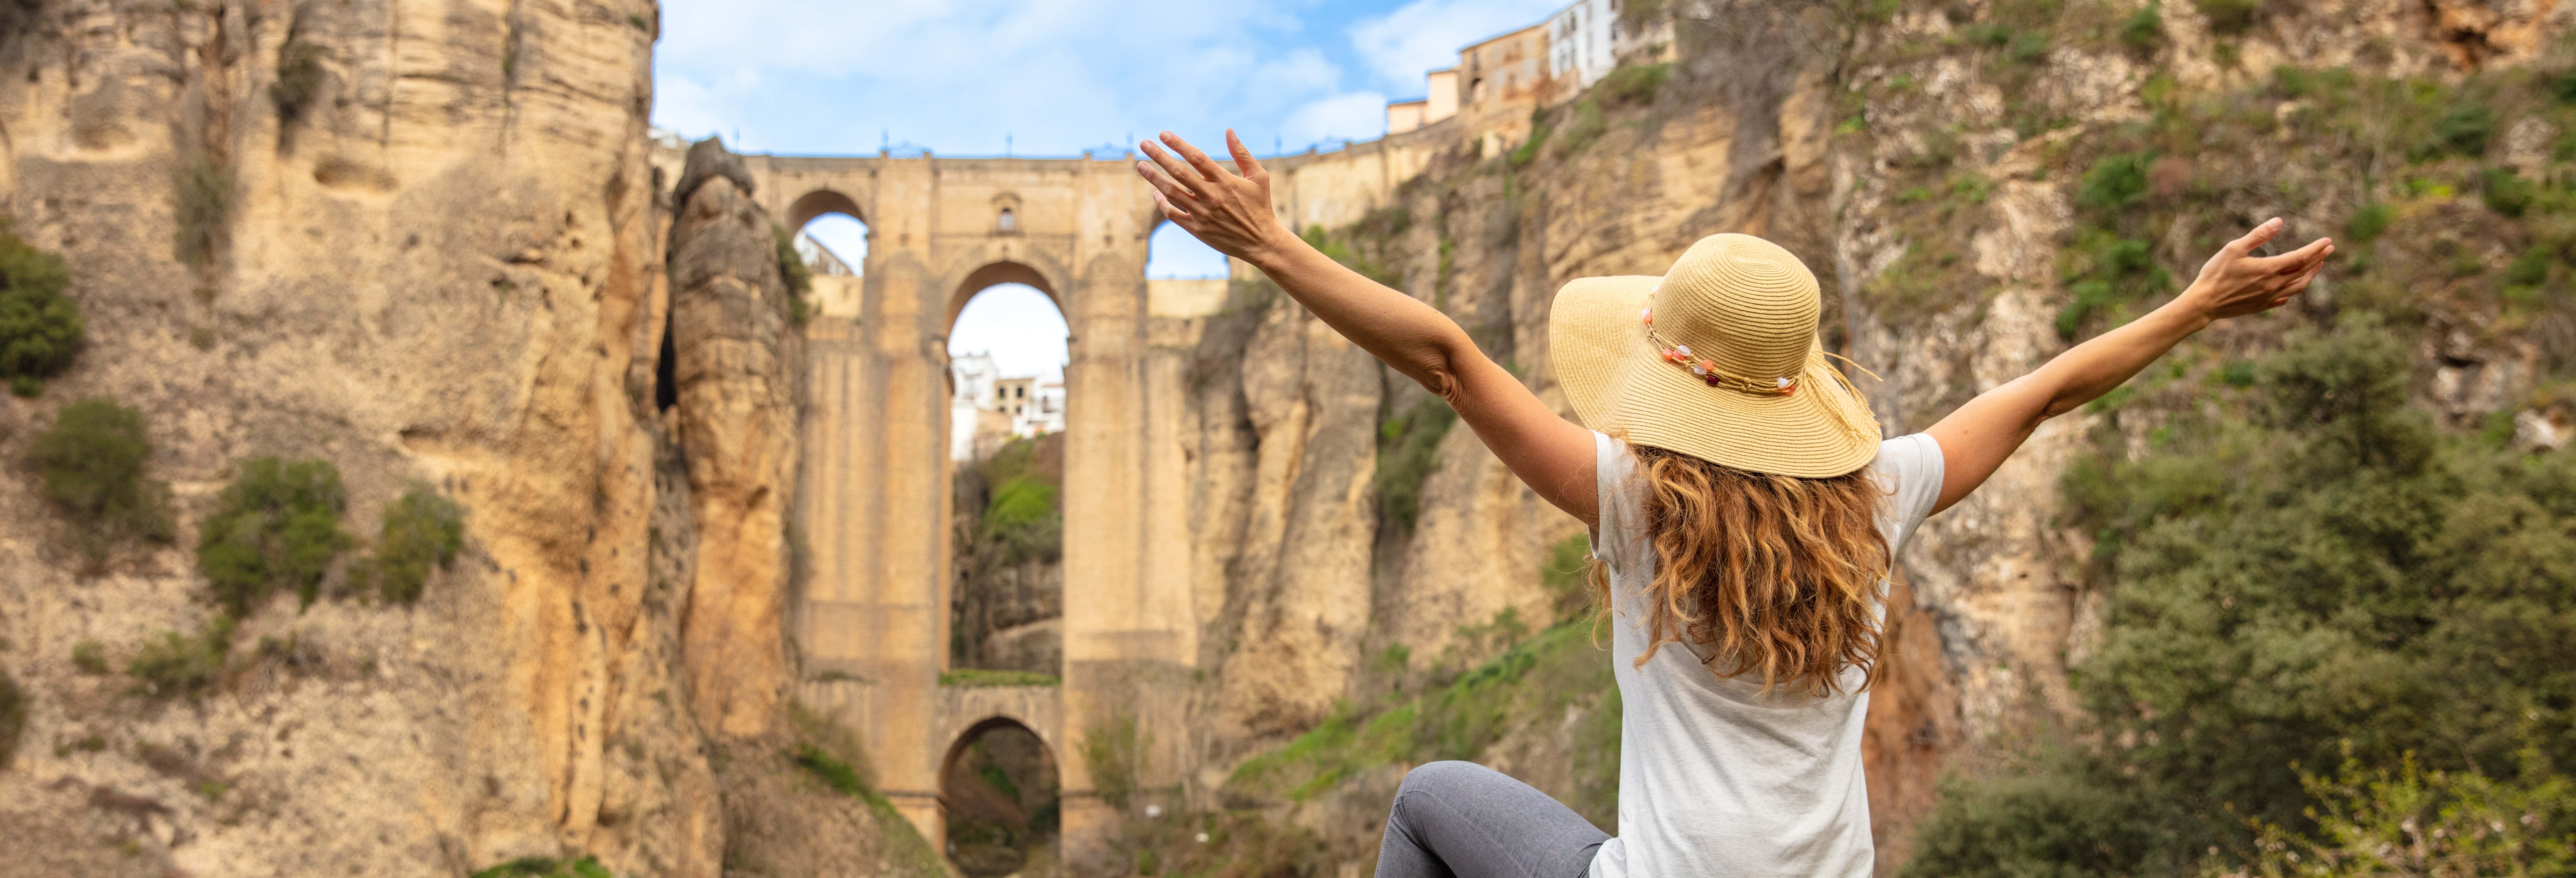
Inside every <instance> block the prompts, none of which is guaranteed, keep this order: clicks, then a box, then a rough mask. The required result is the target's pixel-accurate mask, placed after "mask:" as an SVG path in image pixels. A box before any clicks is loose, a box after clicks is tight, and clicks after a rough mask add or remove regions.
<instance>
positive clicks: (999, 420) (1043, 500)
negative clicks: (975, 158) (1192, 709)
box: [948, 262, 1071, 685]
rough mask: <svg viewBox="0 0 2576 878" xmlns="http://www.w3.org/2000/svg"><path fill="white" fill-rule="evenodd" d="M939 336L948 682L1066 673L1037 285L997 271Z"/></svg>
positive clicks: (1050, 420)
mask: <svg viewBox="0 0 2576 878" xmlns="http://www.w3.org/2000/svg"><path fill="white" fill-rule="evenodd" d="M958 293H959V296H958V297H957V300H956V303H955V305H954V306H953V308H954V311H953V313H952V315H951V318H950V329H949V334H948V355H949V368H948V378H949V389H950V395H949V408H948V419H949V433H948V435H949V464H950V466H951V468H952V474H951V477H950V479H949V484H950V489H951V490H952V491H953V492H954V495H953V499H952V502H951V504H950V507H949V508H950V513H949V533H950V536H949V545H950V547H951V551H950V555H949V567H950V580H949V582H950V585H949V643H948V647H949V650H948V652H949V654H948V666H949V668H950V672H951V677H950V679H952V680H956V681H961V682H965V683H968V684H992V683H1003V684H1013V685H1025V684H1031V683H1045V682H1052V681H1055V680H1060V679H1062V676H1063V673H1064V670H1063V665H1064V628H1063V620H1064V499H1063V489H1064V472H1065V452H1066V433H1065V425H1066V419H1067V416H1068V413H1069V405H1070V403H1071V400H1070V399H1069V398H1068V394H1067V393H1066V392H1065V380H1064V378H1065V376H1064V370H1065V366H1066V364H1067V360H1068V353H1069V337H1070V332H1069V330H1068V327H1067V324H1066V322H1065V319H1064V314H1063V312H1062V311H1061V310H1059V309H1058V307H1057V306H1056V304H1055V302H1056V299H1055V298H1054V297H1053V296H1052V295H1051V294H1050V293H1049V291H1048V288H1047V286H1046V278H1045V277H1044V276H1043V275H1041V274H1039V273H1038V272H1037V271H1035V270H1034V269H1030V268H1028V267H1027V266H1023V265H1019V264H1016V263H1007V262H1004V263H995V264H993V265H991V266H987V267H986V268H985V269H984V270H980V271H977V272H975V273H973V274H971V275H970V276H969V277H968V278H967V280H966V282H965V283H963V284H961V285H960V286H959V288H958Z"/></svg>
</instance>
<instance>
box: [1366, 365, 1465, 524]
mask: <svg viewBox="0 0 2576 878" xmlns="http://www.w3.org/2000/svg"><path fill="white" fill-rule="evenodd" d="M1457 423H1458V413H1457V412H1456V411H1455V410H1452V409H1450V408H1449V404H1448V403H1447V402H1445V401H1443V400H1441V399H1440V398H1439V397H1436V396H1426V397H1423V398H1422V399H1421V400H1420V401H1417V402H1415V403H1414V404H1413V407H1412V408H1411V409H1408V410H1406V411H1405V412H1404V413H1403V414H1401V415H1397V416H1394V417H1391V418H1388V419H1387V420H1385V421H1384V422H1381V423H1379V424H1378V434H1377V506H1378V520H1379V521H1382V522H1386V523H1388V524H1392V525H1394V526H1395V527H1396V529H1397V530H1400V531H1403V532H1405V533H1412V532H1413V526H1414V524H1415V522H1417V521H1419V520H1420V519H1421V517H1422V483H1423V482H1424V481H1426V480H1428V479H1430V478H1431V471H1432V469H1433V468H1434V467H1436V466H1438V465H1439V462H1440V460H1439V455H1440V440H1442V439H1444V438H1446V437H1447V436H1448V435H1449V428H1450V427H1452V426H1454V425H1456V424H1457Z"/></svg>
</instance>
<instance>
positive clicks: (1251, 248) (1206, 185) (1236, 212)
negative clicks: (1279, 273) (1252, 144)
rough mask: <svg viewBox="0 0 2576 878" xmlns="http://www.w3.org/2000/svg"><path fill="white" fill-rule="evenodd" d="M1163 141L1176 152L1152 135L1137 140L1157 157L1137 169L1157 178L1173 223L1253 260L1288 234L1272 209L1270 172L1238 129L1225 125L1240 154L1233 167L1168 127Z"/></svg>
mask: <svg viewBox="0 0 2576 878" xmlns="http://www.w3.org/2000/svg"><path fill="white" fill-rule="evenodd" d="M1162 141H1163V144H1164V145H1166V146H1169V147H1170V148H1171V151H1170V152H1166V151H1164V149H1163V147H1161V146H1157V145H1155V143H1154V142H1153V141H1150V140H1149V141H1145V142H1144V143H1140V144H1137V145H1138V146H1140V147H1143V148H1144V150H1145V155H1146V156H1148V157H1150V158H1151V159H1152V161H1138V162H1137V163H1136V173H1137V174H1138V175H1140V176H1143V177H1144V178H1145V182H1148V183H1152V184H1154V203H1155V204H1156V205H1159V206H1160V207H1162V209H1163V216H1164V218H1166V219H1169V220H1171V221H1172V224H1173V225H1177V226H1180V227H1181V228H1182V229H1183V230H1185V231H1188V232H1189V233H1190V234H1192V235H1195V236H1197V237H1198V239H1199V240H1200V241H1204V242H1206V243H1207V245H1208V246H1210V247H1214V248H1216V251H1217V252H1219V253H1223V254H1225V255H1227V256H1232V257H1234V258H1237V259H1243V260H1247V261H1249V260H1250V259H1251V258H1252V256H1253V254H1254V253H1255V252H1257V251H1260V250H1263V249H1266V248H1270V247H1275V246H1277V245H1278V243H1279V241H1280V240H1281V238H1282V236H1286V235H1288V230H1287V228H1286V227H1284V226H1282V225H1280V224H1279V218H1278V217H1277V216H1275V215H1273V214H1272V213H1271V212H1270V172H1269V171H1265V170H1262V169H1261V163H1260V162H1259V161H1255V160H1254V159H1253V158H1252V150H1249V149H1245V148H1244V146H1243V139H1242V138H1240V137H1236V136H1235V135H1234V129H1232V128H1228V129H1226V131H1225V146H1226V149H1227V150H1228V151H1229V152H1232V153H1233V154H1234V171H1233V172H1232V173H1229V172H1227V171H1226V170H1225V169H1224V168H1223V167H1220V166H1218V165H1217V163H1216V160H1214V159H1210V158H1208V155H1207V153H1204V152H1200V151H1199V148H1198V147H1195V146H1191V145H1190V142H1189V141H1186V140H1182V139H1181V137H1180V135H1177V134H1173V133H1172V132H1169V131H1165V132H1163V136H1162ZM1172 153H1179V154H1180V155H1179V157H1177V158H1176V157H1174V156H1173V155H1172ZM1185 160H1186V161H1185Z"/></svg>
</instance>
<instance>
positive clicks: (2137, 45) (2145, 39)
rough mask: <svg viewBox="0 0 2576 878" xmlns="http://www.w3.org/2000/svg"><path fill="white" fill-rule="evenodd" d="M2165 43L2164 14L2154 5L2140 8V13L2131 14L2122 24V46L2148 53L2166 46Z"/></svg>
mask: <svg viewBox="0 0 2576 878" xmlns="http://www.w3.org/2000/svg"><path fill="white" fill-rule="evenodd" d="M2164 42H2165V16H2164V12H2163V10H2161V9H2158V8H2157V7H2156V5H2155V4H2153V3H2150V4H2147V5H2145V6H2141V7H2138V11H2136V12H2133V13H2130V14H2129V17H2128V19H2127V20H2125V21H2122V22H2121V23H2120V45H2123V46H2127V47H2129V48H2131V49H2135V50H2138V51H2141V52H2146V51H2153V50H2154V49H2155V48H2156V47H2158V46H2161V45H2164Z"/></svg>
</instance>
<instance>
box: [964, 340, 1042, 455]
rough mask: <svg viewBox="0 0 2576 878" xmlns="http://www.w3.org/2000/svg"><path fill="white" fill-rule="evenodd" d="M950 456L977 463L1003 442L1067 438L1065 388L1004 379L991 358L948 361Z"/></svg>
mask: <svg viewBox="0 0 2576 878" xmlns="http://www.w3.org/2000/svg"><path fill="white" fill-rule="evenodd" d="M948 376H949V387H950V389H951V392H950V394H949V397H948V456H949V459H951V460H972V459H975V458H977V457H981V456H984V455H988V454H991V453H992V452H993V449H994V448H997V447H999V446H1000V445H1001V444H1002V440H1005V439H1009V438H1013V437H1018V438H1029V437H1035V436H1043V435H1046V434H1048V433H1062V432H1064V382H1063V381H1062V380H1057V379H1042V378H1036V377H1018V378H1005V377H1002V370H1001V369H1000V368H999V367H997V366H995V365H994V364H993V358H992V356H991V355H989V354H967V355H965V356H961V357H953V358H951V359H950V360H949V361H948Z"/></svg>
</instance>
